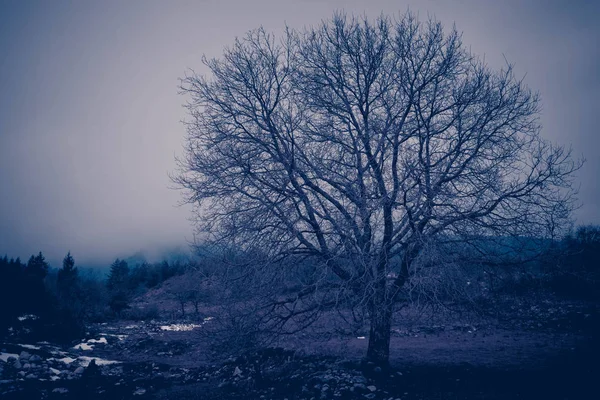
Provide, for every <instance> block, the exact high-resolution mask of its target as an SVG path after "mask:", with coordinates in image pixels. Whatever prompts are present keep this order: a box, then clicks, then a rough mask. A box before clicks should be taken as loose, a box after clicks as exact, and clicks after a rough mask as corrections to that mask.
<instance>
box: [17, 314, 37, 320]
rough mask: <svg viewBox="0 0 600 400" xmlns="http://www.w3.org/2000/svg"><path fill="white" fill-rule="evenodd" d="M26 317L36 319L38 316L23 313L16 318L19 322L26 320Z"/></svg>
mask: <svg viewBox="0 0 600 400" xmlns="http://www.w3.org/2000/svg"><path fill="white" fill-rule="evenodd" d="M28 319H33V320H36V319H38V316H37V315H33V314H23V315H21V316H20V317H18V320H19V321H21V322H22V321H26V320H28Z"/></svg>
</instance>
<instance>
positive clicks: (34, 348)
mask: <svg viewBox="0 0 600 400" xmlns="http://www.w3.org/2000/svg"><path fill="white" fill-rule="evenodd" d="M17 346H21V347H25V348H26V349H29V350H39V349H41V347H40V346H34V345H32V344H17Z"/></svg>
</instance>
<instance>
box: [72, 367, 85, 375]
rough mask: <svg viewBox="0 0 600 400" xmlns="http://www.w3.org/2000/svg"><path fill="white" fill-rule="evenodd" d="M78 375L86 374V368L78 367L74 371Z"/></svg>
mask: <svg viewBox="0 0 600 400" xmlns="http://www.w3.org/2000/svg"><path fill="white" fill-rule="evenodd" d="M74 372H75V373H76V374H77V375H81V374H83V373H84V372H85V368H83V367H77V368H76V369H75V371H74Z"/></svg>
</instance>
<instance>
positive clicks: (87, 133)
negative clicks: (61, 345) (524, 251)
mask: <svg viewBox="0 0 600 400" xmlns="http://www.w3.org/2000/svg"><path fill="white" fill-rule="evenodd" d="M593 3H596V4H597V2H593V1H578V0H577V1H573V0H571V1H568V0H547V1H543V0H530V1H527V0H524V1H518V0H507V1H495V0H479V1H475V0H462V1H461V0H454V1H451V0H440V1H435V0H421V1H416V0H415V1H400V0H363V1H353V0H330V1H326V0H324V1H317V0H304V1H302V0H272V1H271V0H253V1H241V0H238V1H227V0H219V1H211V0H205V1H175V0H169V1H167V0H164V1H150V0H148V1H142V0H138V1H134V0H129V1H105V0H97V1H85V0H82V1H70V2H67V1H62V0H52V1H28V0H16V1H8V0H0V255H3V254H4V253H7V254H8V255H9V256H11V255H12V256H17V255H18V256H21V257H24V258H25V257H28V256H29V255H30V254H31V253H33V252H37V251H39V250H41V251H43V252H44V254H46V256H47V258H49V260H50V261H51V262H52V263H53V264H54V265H55V266H58V264H59V262H60V260H61V259H62V257H63V256H64V254H65V253H66V252H67V251H68V250H71V252H72V253H73V254H74V255H75V257H76V260H77V261H78V263H86V262H87V263H98V262H102V263H104V262H110V260H111V259H114V258H115V257H117V256H127V255H129V254H131V253H134V252H136V251H139V250H145V251H159V250H160V249H163V248H167V247H171V246H175V245H182V244H185V243H186V239H187V240H190V239H192V229H191V226H190V223H189V222H188V220H187V218H188V217H189V216H190V210H189V208H187V207H176V205H177V203H178V201H179V200H180V193H178V192H177V191H175V190H172V189H169V186H171V184H170V181H169V178H168V176H167V173H168V172H170V171H173V170H174V168H175V162H174V157H175V155H176V154H179V153H180V151H181V147H182V143H183V137H184V133H185V131H184V127H183V126H182V125H181V123H180V122H179V121H181V120H182V119H183V118H184V117H185V113H184V110H183V108H182V107H181V105H182V104H183V102H184V101H185V99H184V98H183V97H181V96H179V95H178V94H177V84H178V80H177V79H178V78H179V77H181V76H183V74H184V72H185V71H186V69H188V68H194V69H195V70H196V71H197V72H201V73H202V72H204V70H203V69H202V65H201V62H200V58H201V56H202V54H206V55H207V56H218V55H220V54H221V50H222V48H223V47H224V46H227V45H229V44H231V43H232V42H233V40H234V38H235V37H236V36H241V35H243V34H244V33H245V32H246V31H247V30H249V29H252V28H255V27H258V26H260V25H263V26H264V27H265V28H266V29H267V30H270V31H275V32H277V31H280V30H281V29H282V28H283V26H284V24H285V23H287V24H288V25H290V26H291V27H296V28H301V27H302V26H304V25H311V24H316V23H318V22H319V21H320V20H321V19H323V18H328V17H330V16H331V15H332V13H333V11H334V10H336V9H344V10H346V11H347V12H354V13H360V14H362V13H366V14H367V15H369V16H373V17H375V16H377V15H379V14H380V13H381V12H383V13H385V14H397V13H398V12H404V11H405V10H406V9H407V8H408V7H410V9H411V10H413V11H415V12H417V13H418V14H419V15H420V16H421V18H424V17H427V15H434V16H436V17H437V18H438V19H439V20H441V21H442V22H443V23H444V25H445V26H446V27H450V26H451V25H452V23H454V22H455V23H456V26H457V28H458V30H459V31H461V32H463V38H464V43H465V45H467V46H470V47H471V49H472V50H473V52H475V53H476V54H479V55H481V56H483V55H485V58H486V60H487V61H488V63H489V64H490V66H491V67H494V68H499V67H501V66H502V64H503V62H504V57H506V59H508V60H509V61H510V62H512V63H515V64H516V71H517V73H518V74H519V75H525V74H527V75H526V78H525V80H526V82H527V84H528V85H529V86H530V87H531V88H532V89H534V90H539V91H540V93H541V96H542V101H543V114H542V123H543V125H544V136H545V137H547V138H549V139H551V140H553V141H555V142H558V143H560V144H565V145H569V144H572V146H573V150H574V154H575V155H576V156H579V155H583V156H585V158H586V159H587V163H586V165H585V166H584V168H583V169H582V170H581V171H580V172H579V174H578V182H579V184H580V199H581V201H582V203H583V206H582V208H581V209H580V210H579V211H578V212H577V214H576V217H577V219H578V222H580V223H596V224H599V223H600V200H599V199H600V184H599V182H600V179H598V176H600V156H599V153H598V147H599V145H600V135H599V134H600V132H598V124H597V122H598V115H600V107H599V104H600V103H599V93H600V74H599V72H600V46H598V44H597V43H600V28H599V27H600V23H599V19H600V7H599V6H598V5H594V4H593Z"/></svg>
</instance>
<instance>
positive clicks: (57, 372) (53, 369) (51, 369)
mask: <svg viewBox="0 0 600 400" xmlns="http://www.w3.org/2000/svg"><path fill="white" fill-rule="evenodd" d="M48 369H49V370H50V372H52V373H53V374H56V375H58V374H60V370H58V369H56V368H52V367H50V368H48Z"/></svg>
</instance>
